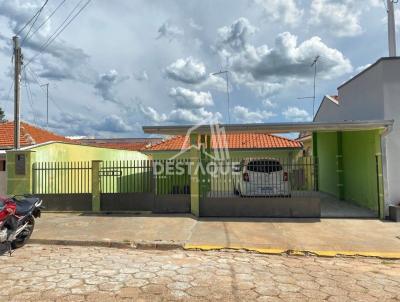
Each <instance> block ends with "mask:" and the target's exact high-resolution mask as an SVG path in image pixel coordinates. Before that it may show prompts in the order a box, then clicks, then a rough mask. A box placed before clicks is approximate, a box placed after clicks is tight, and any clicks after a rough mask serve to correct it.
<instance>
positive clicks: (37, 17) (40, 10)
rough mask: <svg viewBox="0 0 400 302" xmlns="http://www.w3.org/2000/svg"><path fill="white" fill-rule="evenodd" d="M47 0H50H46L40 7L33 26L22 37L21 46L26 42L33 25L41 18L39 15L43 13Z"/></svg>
mask: <svg viewBox="0 0 400 302" xmlns="http://www.w3.org/2000/svg"><path fill="white" fill-rule="evenodd" d="M47 2H49V0H46V1H45V2H44V4H43V5H42V7H41V8H40V9H39V11H38V12H37V13H36V17H35V19H34V20H33V22H32V24H31V26H30V27H29V30H28V32H27V33H26V35H25V37H24V38H23V39H22V42H21V46H22V45H24V42H25V40H26V38H27V37H28V35H29V33H30V32H31V30H32V28H33V26H34V25H35V23H36V21H37V20H38V19H39V16H40V14H41V13H42V11H43V9H44V7H45V6H46V4H47Z"/></svg>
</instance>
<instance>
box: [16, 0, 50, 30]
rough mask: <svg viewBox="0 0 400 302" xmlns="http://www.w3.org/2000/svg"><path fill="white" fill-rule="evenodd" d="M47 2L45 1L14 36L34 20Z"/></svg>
mask: <svg viewBox="0 0 400 302" xmlns="http://www.w3.org/2000/svg"><path fill="white" fill-rule="evenodd" d="M47 2H48V0H46V2H45V3H44V4H43V5H42V7H41V8H39V10H38V11H37V12H36V13H35V14H34V15H33V17H32V18H30V19H29V21H28V22H26V23H25V25H24V26H23V27H22V28H21V29H20V30H19V31H18V32H17V34H16V36H19V34H20V33H22V32H23V31H24V30H25V28H26V27H27V26H28V25H29V24H30V23H31V22H32V21H33V19H35V18H36V17H37V16H38V15H39V14H40V13H41V12H42V10H43V8H44V6H45V5H46V4H47Z"/></svg>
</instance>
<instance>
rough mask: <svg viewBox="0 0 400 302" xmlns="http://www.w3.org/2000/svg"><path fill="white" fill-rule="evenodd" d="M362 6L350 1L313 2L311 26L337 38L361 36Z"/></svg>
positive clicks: (327, 0)
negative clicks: (319, 27) (318, 27)
mask: <svg viewBox="0 0 400 302" xmlns="http://www.w3.org/2000/svg"><path fill="white" fill-rule="evenodd" d="M385 1H386V0H385ZM356 2H357V1H356ZM371 4H373V3H371ZM360 5H362V4H361V3H354V1H348V0H339V1H337V0H313V1H312V2H311V11H310V14H311V18H310V24H311V25H313V26H321V28H323V29H325V30H327V31H328V32H330V33H332V34H333V35H335V36H337V37H354V36H357V35H360V34H361V33H362V27H361V25H360V16H361V12H362V9H361V8H360ZM364 5H365V4H364ZM373 5H375V4H373Z"/></svg>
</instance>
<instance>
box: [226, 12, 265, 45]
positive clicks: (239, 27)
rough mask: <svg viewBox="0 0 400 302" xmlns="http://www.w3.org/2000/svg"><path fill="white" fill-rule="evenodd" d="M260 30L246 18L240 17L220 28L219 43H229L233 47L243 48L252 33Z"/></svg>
mask: <svg viewBox="0 0 400 302" xmlns="http://www.w3.org/2000/svg"><path fill="white" fill-rule="evenodd" d="M257 30H258V28H257V27H255V26H253V25H251V24H250V22H249V20H247V19H246V18H239V19H237V20H236V21H234V22H233V23H232V24H231V25H230V26H224V27H221V28H220V29H218V40H219V41H218V42H219V44H224V45H229V46H230V47H231V48H232V49H243V48H244V47H245V46H246V45H247V42H248V39H249V37H250V36H251V35H254V33H255V32H256V31H257Z"/></svg>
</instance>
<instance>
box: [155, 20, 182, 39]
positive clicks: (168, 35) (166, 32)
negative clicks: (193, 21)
mask: <svg viewBox="0 0 400 302" xmlns="http://www.w3.org/2000/svg"><path fill="white" fill-rule="evenodd" d="M183 35H184V31H183V29H181V28H179V27H177V26H176V25H173V24H170V23H169V22H168V21H166V22H164V23H163V24H162V25H161V26H160V28H159V29H158V36H157V38H156V39H157V40H158V39H161V38H165V39H168V40H169V41H172V40H174V39H175V38H177V37H180V36H183Z"/></svg>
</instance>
